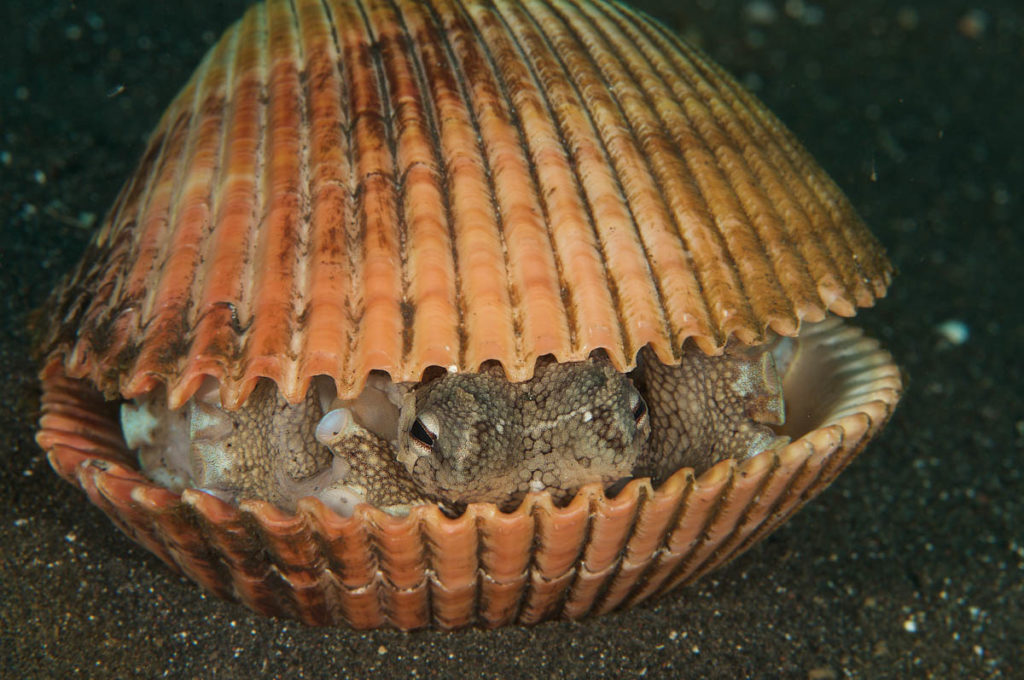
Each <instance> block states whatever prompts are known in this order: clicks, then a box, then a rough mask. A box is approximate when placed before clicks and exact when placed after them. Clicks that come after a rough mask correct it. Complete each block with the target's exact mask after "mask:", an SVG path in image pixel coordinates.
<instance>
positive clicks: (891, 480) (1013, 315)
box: [0, 0, 1024, 680]
mask: <svg viewBox="0 0 1024 680" xmlns="http://www.w3.org/2000/svg"><path fill="white" fill-rule="evenodd" d="M245 4H246V3H245V2H244V1H242V0H239V1H234V2H223V1H221V2H210V1H209V0H205V1H200V0H190V1H187V2H166V3H156V2H154V3H151V2H142V1H140V0H131V1H129V0H108V1H104V2H75V3H71V2H56V3H54V2H39V3H36V2H30V1H27V0H26V1H24V2H18V1H13V2H12V0H0V22H2V29H0V30H2V32H3V33H2V40H0V43H2V44H0V233H2V239H0V375H2V376H3V378H4V379H3V380H2V383H0V385H2V386H0V441H2V442H3V443H2V444H0V451H2V453H0V495H2V502H0V659H4V660H5V661H4V662H2V663H0V675H7V676H9V677H48V676H53V677H67V676H70V675H72V674H77V675H80V676H85V677H101V676H121V677H124V676H129V675H133V674H140V675H143V676H156V675H159V674H162V673H166V674H168V675H171V676H176V677H191V676H196V677H205V676H214V675H219V676H222V677H246V676H249V677H252V676H255V675H257V674H259V673H261V672H262V673H265V674H267V675H276V676H288V677H321V676H324V675H326V674H328V673H330V674H332V675H336V676H339V677H344V676H355V677H359V676H366V675H368V674H370V673H373V674H374V675H375V676H376V677H429V676H432V675H434V674H438V673H444V674H450V675H456V676H467V677H476V676H480V677H496V678H497V677H504V678H515V677H536V678H544V677H584V676H587V677H599V676H605V677H638V676H645V677H680V676H682V677H694V678H700V677H722V678H739V677H754V678H774V677H786V678H788V677H793V678H818V679H819V680H822V679H827V678H845V677H856V678H886V677H890V678H903V677H937V678H961V677H963V678H967V677H970V678H982V677H1005V678H1013V677H1024V651H1022V640H1024V530H1022V529H1021V523H1022V521H1024V500H1022V498H1024V483H1022V478H1024V473H1022V471H1021V470H1022V466H1024V456H1022V453H1024V451H1022V449H1024V405H1022V396H1021V395H1022V394H1024V379H1022V373H1024V369H1022V365H1024V361H1022V358H1021V357H1022V352H1024V314H1022V303H1021V296H1022V291H1021V288H1022V286H1021V284H1022V282H1024V274H1022V269H1024V220H1022V217H1021V207H1022V206H1021V187H1022V186H1024V167H1022V165H1024V160H1022V158H1024V156H1022V150H1024V140H1022V138H1021V137H1022V135H1021V134H1020V130H1021V128H1022V127H1024V85H1022V84H1021V82H1020V81H1021V79H1022V77H1024V6H1022V3H1019V2H1012V1H1009V0H1006V1H1004V2H998V1H996V0H992V1H989V2H967V1H951V0H916V1H907V2H889V1H884V0H871V1H861V2H818V3H816V4H814V5H813V6H812V5H811V4H810V3H800V2H794V1H793V0H790V1H789V2H788V3H785V2H783V0H774V1H773V2H741V1H732V2H724V1H723V2H711V1H710V0H700V1H697V0H690V1H687V2H680V3H678V4H679V5H680V6H682V7H683V8H685V9H684V10H678V9H674V8H675V7H676V4H675V3H671V2H662V3H658V2H656V1H655V0H648V1H646V2H639V3H637V4H639V6H640V7H641V8H643V9H646V10H647V11H649V12H650V13H652V14H654V15H655V16H657V17H659V18H661V19H663V20H664V21H665V22H666V23H668V24H669V25H670V26H672V27H673V28H676V29H677V30H680V31H682V32H684V33H685V34H687V35H688V36H690V37H691V38H694V39H696V40H698V41H699V42H700V43H701V44H702V45H703V46H704V47H705V49H707V50H708V51H709V52H710V53H711V54H712V55H713V56H714V57H715V58H717V59H718V60H719V61H721V62H722V63H723V64H724V65H725V66H726V67H727V68H728V69H730V70H731V71H732V72H733V73H735V74H737V75H738V76H739V77H740V78H741V79H742V80H744V82H746V83H747V84H748V86H751V87H753V88H754V89H755V91H756V92H757V93H758V94H759V95H760V96H761V97H762V98H763V99H764V100H765V101H766V102H767V103H768V105H769V106H770V107H771V108H772V109H773V110H774V111H775V112H776V113H778V114H779V115H780V116H781V118H782V119H783V120H784V121H785V122H786V123H787V124H788V125H789V126H790V127H791V128H792V129H793V130H794V131H795V132H796V134H797V136H798V137H799V138H801V139H802V140H803V141H804V142H805V144H806V145H807V147H808V148H809V149H810V150H811V152H812V153H813V154H815V155H816V156H817V157H818V159H819V160H820V161H821V162H822V164H823V165H824V166H825V167H826V168H827V169H828V170H829V171H830V172H831V173H832V175H833V176H834V177H835V179H836V180H837V181H838V182H839V184H840V185H842V186H843V187H844V188H845V189H846V191H847V192H848V193H849V195H850V197H851V199H852V200H853V202H854V204H855V205H856V206H857V207H858V209H859V210H860V211H861V213H862V215H863V216H864V218H865V219H866V220H867V222H868V223H869V224H870V225H871V226H872V228H873V230H874V231H875V233H876V234H877V235H878V236H879V237H880V238H881V240H882V242H883V243H884V244H886V246H887V247H888V249H889V252H890V254H891V256H892V258H893V260H894V262H895V264H896V266H897V267H898V268H899V275H898V277H897V279H896V281H895V283H894V285H893V287H892V292H891V294H890V296H889V298H887V299H886V300H884V301H883V302H882V303H881V304H880V305H879V306H878V307H877V308H876V309H872V310H866V311H865V312H864V313H862V314H861V315H860V316H859V317H858V321H859V323H860V324H861V325H863V326H864V327H866V328H868V329H869V330H870V332H871V333H872V334H874V335H875V336H876V337H879V338H880V339H882V340H883V342H884V343H885V344H886V345H887V346H888V348H889V349H890V350H891V351H892V352H893V353H894V354H895V355H896V356H897V357H898V359H899V360H900V362H901V363H902V364H903V365H904V366H905V367H906V369H907V371H908V373H909V375H910V384H909V390H908V392H907V395H906V397H905V400H904V402H903V405H902V406H901V408H900V410H899V411H898V412H897V414H896V417H895V418H894V420H893V422H892V423H891V424H890V426H889V428H888V430H887V431H886V432H885V433H884V435H883V436H882V438H881V439H880V440H879V441H877V442H876V443H875V444H874V445H873V446H871V447H870V448H869V449H868V451H867V452H866V453H865V454H864V455H863V456H862V457H861V458H860V459H859V461H858V462H857V463H855V464H854V465H853V466H852V467H851V468H850V469H849V470H848V471H847V472H845V473H844V474H843V475H842V476H841V477H840V478H839V480H838V481H837V482H836V483H835V485H834V486H833V487H832V488H831V489H830V490H828V491H827V492H826V493H824V494H823V495H822V496H821V497H820V498H819V499H818V500H817V501H815V502H814V503H812V504H810V505H809V506H808V507H807V508H806V509H804V510H803V511H802V512H801V513H800V514H799V515H798V516H797V517H796V518H795V519H794V520H793V521H792V522H790V523H789V524H788V525H786V526H785V527H783V528H782V529H781V530H779V531H778V532H777V533H775V534H774V535H772V536H771V537H770V538H769V539H768V540H766V541H765V542H763V543H762V544H761V545H759V546H757V547H756V548H754V549H753V550H751V551H750V552H748V553H747V554H746V555H744V556H743V557H741V558H740V559H738V560H737V561H735V562H733V563H732V564H731V565H729V566H728V567H726V568H725V569H723V570H721V571H719V572H717V573H715V574H714V575H713V576H712V577H711V578H707V579H705V580H704V581H703V582H701V583H699V584H697V585H696V586H694V587H690V588H687V589H684V590H682V591H679V592H677V593H675V594H673V595H671V596H669V597H667V598H664V599H662V600H660V601H658V602H655V603H653V604H649V605H647V606H642V607H640V608H638V609H635V610H633V611H629V612H624V613H620V614H616V615H612V616H608V617H605V618H601V619H596V620H591V621H587V622H584V623H581V624H570V623H553V624H547V625H542V626H539V627H536V628H532V629H522V628H514V629H510V630H503V631H469V632H465V633H460V634H455V635H444V634H436V633H417V634H413V635H404V634H399V633H391V632H374V633H366V634H363V633H352V632H348V631H344V630H313V629H306V628H303V627H302V626H301V625H299V624H296V623H292V622H285V621H275V620H268V619H262V618H259V617H256V616H254V615H252V614H250V613H249V612H248V611H247V610H245V609H242V608H241V607H238V606H235V605H230V604H227V603H223V602H219V601H215V600H212V599H209V598H207V597H205V596H204V595H203V594H202V593H201V592H200V591H199V589H197V588H196V587H194V586H192V585H191V584H189V583H187V582H186V581H184V580H182V579H180V578H178V577H177V576H174V575H173V574H171V572H170V571H169V570H168V569H166V568H165V567H164V566H163V565H162V564H161V563H160V562H158V561H157V559H156V558H154V557H152V556H151V555H149V554H148V553H146V552H145V551H143V550H142V549H140V548H137V547H136V546H135V545H134V544H132V543H131V542H129V541H128V540H127V539H126V538H124V537H123V536H122V535H121V534H120V533H118V532H117V531H116V530H115V529H114V528H113V527H112V526H111V524H110V522H109V521H108V520H107V519H106V518H105V517H104V516H103V515H102V514H101V513H100V511H99V510H97V509H95V508H93V507H92V506H91V505H89V504H88V503H87V502H86V500H85V498H84V496H83V495H82V494H81V493H80V492H78V491H76V490H75V489H73V488H72V487H70V486H69V485H67V484H64V483H63V482H61V481H60V480H58V479H57V477H56V476H55V475H53V474H52V473H51V472H50V470H49V468H48V465H47V463H46V462H45V459H44V458H43V456H42V454H41V452H40V451H39V450H38V449H37V448H36V446H35V444H34V442H33V440H32V435H33V421H34V420H35V418H36V417H37V413H36V410H37V394H36V386H35V378H34V368H33V367H32V366H31V365H30V364H29V363H28V358H27V357H28V351H29V347H28V343H29V340H28V337H27V334H26V333H25V330H24V324H25V314H26V312H27V311H28V310H29V309H30V308H32V307H33V306H35V305H38V304H41V303H42V302H43V300H44V298H45V296H46V293H47V291H48V290H49V289H50V288H51V287H52V286H53V284H54V282H55V281H56V279H57V278H58V277H59V276H60V274H61V273H63V272H64V271H66V270H67V269H68V268H70V267H71V266H72V265H73V264H74V262H75V261H76V259H77V257H78V255H79V253H80V252H81V250H82V248H83V246H84V244H85V241H86V239H87V238H88V236H89V234H90V226H91V224H92V223H93V221H94V220H98V219H101V218H102V215H103V213H104V211H105V210H106V208H107V207H108V205H109V204H110V202H111V201H112V200H113V197H114V194H115V193H116V191H117V189H118V188H119V186H120V184H121V182H122V181H124V179H125V178H127V176H128V174H129V172H130V171H131V169H132V167H133V165H134V163H135V161H136V158H137V156H138V154H139V153H140V151H141V145H142V141H143V139H144V137H145V135H146V134H147V133H148V131H149V130H150V128H151V127H152V126H153V125H154V124H155V122H156V120H157V117H158V115H159V114H160V112H161V111H162V109H163V107H164V106H165V105H166V104H167V103H168V102H169V101H170V99H171V97H172V96H173V95H174V93H175V92H176V91H177V89H178V88H179V87H180V86H181V85H182V84H183V83H184V81H185V80H186V78H187V77H188V75H189V74H190V73H191V71H192V69H193V68H194V66H195V65H196V63H197V62H198V60H199V58H200V56H201V55H202V53H203V52H204V51H205V49H206V48H207V47H208V46H209V45H210V44H211V43H212V42H213V41H214V40H215V39H216V37H217V36H218V35H219V34H220V32H221V31H222V30H223V29H224V28H225V27H226V26H227V25H228V24H229V23H230V22H231V21H232V20H234V19H235V18H237V17H238V16H239V15H240V14H241V11H242V8H243V7H244V5H245ZM766 4H767V5H771V6H773V7H774V9H775V16H774V18H771V17H768V19H770V20H769V21H767V22H759V21H756V20H755V19H756V17H755V16H754V14H756V13H753V14H752V13H751V12H750V10H751V9H752V8H756V7H759V6H764V5H766ZM151 5H156V6H155V7H153V6H151ZM787 9H788V11H787ZM949 320H958V321H961V322H963V323H964V324H966V327H967V328H968V329H969V332H970V335H969V337H968V339H967V340H966V342H964V343H963V344H959V345H957V344H954V343H950V342H949V341H948V340H945V339H943V336H942V335H941V334H940V333H939V332H938V330H937V327H938V326H939V324H941V323H943V322H945V321H949Z"/></svg>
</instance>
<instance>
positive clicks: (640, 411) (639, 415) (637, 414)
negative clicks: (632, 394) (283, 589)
mask: <svg viewBox="0 0 1024 680" xmlns="http://www.w3.org/2000/svg"><path fill="white" fill-rule="evenodd" d="M646 415H647V402H645V401H644V398H643V397H641V396H640V395H639V394H637V395H636V403H635V404H633V420H635V421H636V424H637V425H639V424H640V423H641V421H643V419H644V417H645V416H646Z"/></svg>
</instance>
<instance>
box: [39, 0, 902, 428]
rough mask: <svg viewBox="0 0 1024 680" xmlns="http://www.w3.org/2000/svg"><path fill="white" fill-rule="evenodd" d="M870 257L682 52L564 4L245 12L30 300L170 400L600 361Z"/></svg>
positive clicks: (750, 307)
mask: <svg viewBox="0 0 1024 680" xmlns="http://www.w3.org/2000/svg"><path fill="white" fill-rule="evenodd" d="M890 273H891V268H890V265H889V264H888V262H887V260H886V259H885V256H884V253H883V251H882V249H881V248H880V247H879V245H878V244H877V242H876V241H875V239H874V238H873V237H872V236H871V234H870V233H869V232H868V231H867V230H866V228H865V227H864V225H863V224H862V222H861V221H860V219H859V218H858V217H857V216H856V214H855V213H854V211H853V209H852V208H851V206H850V204H849V202H848V201H847V199H846V198H845V197H844V196H843V195H842V193H841V192H840V191H839V190H838V188H837V187H836V186H835V184H834V183H833V182H832V181H831V180H830V179H829V178H828V177H827V176H826V174H825V173H824V172H823V171H822V170H821V169H820V168H819V167H818V166H817V165H816V164H815V163H814V162H813V161H812V159H811V158H810V157H809V156H808V155H807V153H806V152H805V151H804V150H803V149H802V148H801V147H800V145H799V144H798V143H797V142H796V141H794V139H793V137H792V136H791V134H790V133H789V132H788V131H786V130H785V129H784V127H783V126H782V125H781V124H780V123H779V122H778V120H777V119H776V118H775V117H774V116H773V115H772V114H770V113H769V112H767V111H766V110H765V109H764V107H763V106H762V105H761V104H759V103H758V102H757V101H756V100H755V99H754V98H753V97H751V96H750V95H749V94H748V93H747V92H745V91H744V90H743V89H742V88H740V87H739V86H738V85H737V84H736V83H735V82H734V81H733V80H732V79H731V78H730V77H729V76H727V75H726V74H724V73H723V72H722V71H721V70H720V69H719V67H717V66H716V65H715V64H713V63H711V62H710V61H709V60H708V59H707V58H706V57H705V56H704V55H703V54H701V53H700V52H698V51H697V50H695V49H694V48H692V47H690V46H688V45H687V44H685V43H684V42H681V41H680V40H679V39H678V38H676V37H675V36H673V35H672V34H671V33H669V32H667V31H666V30H665V29H664V27H662V26H660V25H659V24H657V23H655V22H653V21H651V20H650V19H648V18H646V17H643V16H641V15H638V14H636V13H634V12H632V11H631V10H629V9H627V8H626V7H624V6H621V5H617V4H611V3H605V2H590V1H587V0H571V1H570V0H556V1H554V2H546V1H545V2H540V1H525V2H519V1H506V0H498V1H496V2H467V1H464V0H463V1H460V0H456V1H455V2H448V1H447V0H436V1H433V0H432V1H430V2H419V1H417V2H411V1H410V2H406V1H400V0H379V1H376V0H323V1H320V0H294V2H284V1H281V2H277V1H272V2H268V3H267V4H261V5H256V6H254V7H253V8H251V9H250V11H249V12H248V13H247V14H246V15H245V17H244V18H243V19H242V20H241V21H240V22H239V23H238V24H237V25H235V26H234V27H233V28H232V29H231V30H229V31H228V32H227V34H226V35H225V36H224V37H223V39H222V40H221V41H220V42H219V43H218V44H217V45H216V46H215V47H214V48H213V49H212V50H211V51H210V53H209V54H208V55H207V57H206V58H205V59H204V61H203V62H202V64H201V65H200V66H199V68H198V70H197V71H196V73H195V75H194V77H193V78H192V79H191V81H190V82H189V83H188V84H187V85H186V86H185V88H184V89H183V91H182V92H181V93H180V94H179V95H178V96H177V98H176V99H175V100H174V102H173V103H172V104H171V105H170V107H169V108H168V110H167V112H166V113H165V115H164V116H163V118H162V120H161V121H160V123H159V125H158V127H157V129H156V131H155V132H154V133H153V135H152V138H151V140H150V142H149V145H148V148H147V149H146V151H145V153H144V155H143V159H142V161H141V164H140V166H139V168H138V170H137V172H136V174H135V176H134V177H133V179H132V180H131V181H130V182H128V183H127V184H126V186H125V188H124V190H123V192H122V193H121V195H120V197H119V198H118V200H117V201H116V204H115V206H114V207H113V209H112V211H111V213H110V215H109V217H108V219H107V220H106V223H105V224H104V226H103V228H102V230H101V231H100V233H99V235H98V238H96V239H95V241H94V243H93V244H92V246H91V247H90V249H89V252H88V253H87V255H86V257H85V258H84V259H83V263H82V266H81V268H80V270H79V271H77V272H75V273H74V275H73V276H72V278H71V280H70V282H69V283H68V285H67V286H65V288H64V289H63V295H61V296H60V297H59V298H57V299H56V300H55V302H54V307H55V309H57V310H58V313H57V314H56V315H55V316H56V321H55V323H54V329H55V334H54V337H52V338H51V340H50V345H51V346H53V347H61V346H62V347H64V348H65V350H64V351H65V354H66V356H67V361H66V364H67V369H68V372H69V374H71V375H73V376H75V377H88V378H89V379H90V380H91V381H92V382H93V383H94V384H96V385H97V386H99V387H100V388H101V389H102V390H104V391H105V392H106V393H108V394H115V393H119V394H120V395H122V396H124V397H126V398H132V397H135V396H138V395H140V394H143V393H147V392H149V391H151V390H153V389H154V388H155V387H156V386H157V385H158V384H163V385H166V386H167V388H168V393H169V403H170V405H171V407H172V408H174V407H177V406H178V405H180V404H182V403H183V402H184V401H185V400H187V399H188V397H189V396H191V394H192V393H194V391H195V390H196V389H197V388H198V386H199V384H200V383H201V381H202V379H203V376H205V375H212V376H214V377H216V378H217V379H218V380H219V381H220V383H221V385H222V393H221V398H222V401H223V402H224V403H225V405H226V406H228V407H229V408H231V407H236V406H237V405H238V404H240V403H241V402H242V401H244V399H245V398H246V397H247V396H248V394H249V393H250V392H251V390H252V388H253V387H254V386H255V383H256V381H257V380H258V379H260V378H261V377H267V378H270V379H272V380H273V381H274V382H275V383H276V384H277V386H278V388H279V389H280V390H281V392H282V393H283V394H284V395H285V397H286V398H287V399H288V400H289V401H292V402H297V401H299V400H301V398H302V397H303V396H304V395H305V393H306V390H307V388H308V386H309V382H310V380H311V379H312V378H313V377H314V376H316V375H326V376H330V377H332V378H333V379H334V380H335V381H336V383H337V386H338V390H339V394H341V395H342V396H354V395H355V394H357V393H358V391H359V390H360V388H361V387H362V385H363V384H364V382H365V380H366V376H367V375H368V373H369V371H371V370H374V369H377V370H382V371H386V372H387V373H389V374H390V375H391V376H392V377H393V378H394V379H395V380H401V381H416V380H419V379H420V377H421V375H422V374H423V371H424V369H426V368H427V367H429V366H442V367H446V368H451V369H453V370H459V371H475V370H477V369H478V368H479V366H480V364H481V363H482V362H484V361H487V360H497V361H499V362H501V364H502V366H503V367H504V368H505V370H506V372H507V375H508V376H509V378H510V379H512V380H516V381H519V380H524V379H527V378H528V377H529V376H530V375H531V374H532V371H533V367H534V365H535V361H536V359H537V357H539V356H542V355H546V354H551V355H554V356H555V357H556V358H557V359H558V360H559V361H578V360H581V359H583V358H585V357H586V356H588V355H589V354H590V352H592V351H593V350H595V349H597V348H603V349H604V350H606V351H607V352H608V355H609V356H610V358H611V360H612V363H613V364H614V365H615V367H616V368H617V369H619V370H626V369H628V368H630V367H632V366H633V365H634V361H635V356H636V352H637V351H638V350H639V349H640V348H641V347H642V346H643V345H650V346H651V347H652V348H653V349H654V350H655V352H656V353H657V355H658V357H659V358H660V359H661V360H662V361H664V362H678V356H679V351H680V348H681V347H682V346H683V343H684V341H685V340H686V339H688V338H692V339H693V340H694V341H695V342H696V344H697V345H698V346H699V347H700V348H701V349H703V350H704V351H706V352H708V353H715V352H717V351H719V350H720V349H721V347H722V346H723V345H724V343H725V341H726V340H727V339H728V338H729V337H730V336H735V337H737V338H739V339H740V340H742V341H743V342H746V343H748V344H754V343H757V342H759V341H762V340H763V339H764V338H765V332H766V330H772V331H775V332H777V333H780V334H783V335H795V334H796V333H797V330H798V327H799V324H800V322H801V321H803V320H809V321H819V320H821V319H822V318H824V316H825V314H826V313H827V312H833V313H836V314H839V315H841V316H851V315H853V313H854V311H855V308H856V307H857V306H865V305H871V304H872V303H873V302H874V300H875V299H876V298H877V297H879V296H881V295H883V294H884V293H885V289H886V286H887V285H888V282H889V278H890Z"/></svg>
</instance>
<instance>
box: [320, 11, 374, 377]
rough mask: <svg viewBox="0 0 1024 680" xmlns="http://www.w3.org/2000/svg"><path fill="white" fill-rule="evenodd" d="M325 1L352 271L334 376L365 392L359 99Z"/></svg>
mask: <svg viewBox="0 0 1024 680" xmlns="http://www.w3.org/2000/svg"><path fill="white" fill-rule="evenodd" d="M321 4H322V6H323V8H324V11H325V13H326V16H327V24H328V26H329V27H330V31H331V40H332V41H333V44H334V54H335V57H334V67H335V70H336V72H337V78H338V90H339V92H338V95H339V102H338V112H339V116H340V117H341V123H342V135H341V137H342V139H343V140H344V143H345V149H344V166H343V170H344V171H343V172H342V176H341V183H342V187H343V189H344V196H345V202H344V208H343V209H344V212H343V216H342V225H341V229H342V230H343V231H344V233H345V248H344V253H343V257H344V261H345V265H346V266H345V271H346V272H347V274H348V276H347V277H345V284H346V288H345V296H344V305H343V314H344V319H345V323H346V330H347V332H345V333H344V334H343V338H342V342H344V345H345V350H344V353H343V354H342V358H341V366H339V368H338V374H337V375H334V376H333V377H334V383H335V387H336V388H337V392H338V394H348V393H350V391H351V393H358V392H359V391H361V390H362V386H363V384H364V382H365V377H360V376H359V375H357V369H356V368H355V367H354V366H353V365H352V362H353V361H354V360H355V356H356V345H357V337H358V335H357V332H356V331H355V329H357V328H359V321H360V319H361V317H362V313H361V311H360V310H361V302H360V300H361V297H362V288H361V287H360V286H359V285H358V282H359V281H360V276H361V272H362V259H361V257H360V249H359V248H358V247H356V246H354V245H353V244H357V243H359V236H360V233H361V224H360V220H358V219H357V218H356V201H357V187H356V179H357V173H356V160H355V143H354V141H353V135H354V133H355V127H356V124H355V98H354V95H353V87H354V86H353V82H352V78H353V76H352V74H351V73H350V71H351V70H352V67H351V66H350V64H351V63H352V60H350V59H346V53H347V51H348V46H347V44H346V43H345V42H344V40H343V39H342V38H341V37H340V36H339V31H338V27H339V21H340V19H339V18H338V16H337V13H336V12H335V10H334V5H333V3H332V2H330V0H321Z"/></svg>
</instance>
